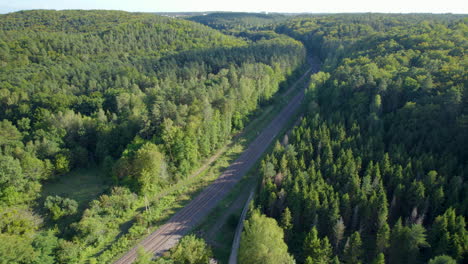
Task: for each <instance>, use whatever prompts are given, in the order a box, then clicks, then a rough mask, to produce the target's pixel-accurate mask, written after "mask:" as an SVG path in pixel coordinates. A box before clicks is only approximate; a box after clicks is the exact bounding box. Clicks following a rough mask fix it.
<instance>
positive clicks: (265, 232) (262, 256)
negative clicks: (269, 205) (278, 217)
mask: <svg viewBox="0 0 468 264" xmlns="http://www.w3.org/2000/svg"><path fill="white" fill-rule="evenodd" d="M283 236H284V235H283V230H282V229H281V228H280V227H279V226H278V224H277V223H276V221H275V220H274V219H272V218H269V217H266V216H265V215H262V214H260V213H259V212H257V211H254V212H253V213H252V216H251V217H250V218H249V219H248V220H246V221H245V224H244V231H243V232H242V237H241V243H240V248H239V263H245V264H249V263H252V264H253V263H265V264H269V263H271V264H273V263H275V264H286V263H288V264H289V263H294V259H293V257H292V256H291V255H289V253H288V246H287V245H286V244H285V243H284V241H283Z"/></svg>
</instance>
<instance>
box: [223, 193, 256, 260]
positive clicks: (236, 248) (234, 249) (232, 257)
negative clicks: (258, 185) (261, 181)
mask: <svg viewBox="0 0 468 264" xmlns="http://www.w3.org/2000/svg"><path fill="white" fill-rule="evenodd" d="M253 194H254V190H252V191H250V195H249V198H248V199H247V201H246V202H245V205H244V209H243V210H242V214H241V216H240V218H239V223H238V224H237V228H236V233H235V234H234V240H233V242H232V248H231V255H230V256H229V264H237V253H238V252H239V245H240V239H241V234H242V230H243V229H244V220H245V216H246V215H247V210H249V203H250V201H252V198H253Z"/></svg>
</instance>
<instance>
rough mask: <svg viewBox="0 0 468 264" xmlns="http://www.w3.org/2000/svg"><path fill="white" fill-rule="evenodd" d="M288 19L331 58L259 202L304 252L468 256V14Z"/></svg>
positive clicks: (342, 256) (307, 257)
mask: <svg viewBox="0 0 468 264" xmlns="http://www.w3.org/2000/svg"><path fill="white" fill-rule="evenodd" d="M278 31H281V32H287V33H288V34H290V35H292V36H295V37H296V38H298V39H301V40H302V41H304V42H305V44H306V46H307V47H308V48H309V49H311V50H312V51H315V52H318V53H319V54H320V55H321V58H322V59H323V61H324V67H323V69H324V71H323V72H319V73H317V74H314V75H312V77H311V79H312V80H311V85H310V87H309V89H308V91H307V109H308V110H307V112H306V113H305V115H304V117H303V119H302V121H301V123H300V124H299V125H298V126H296V127H295V128H294V129H293V130H292V132H291V133H290V134H289V135H288V136H285V138H284V139H283V141H282V142H281V143H279V142H278V143H277V144H276V146H275V147H274V150H273V151H272V153H270V154H269V155H268V156H267V157H266V158H265V159H264V160H263V161H262V164H261V169H260V172H261V174H262V175H263V180H262V183H261V186H260V193H259V195H258V197H257V200H256V205H257V207H258V208H259V209H260V210H261V212H263V213H264V214H266V215H267V216H269V217H273V218H275V219H276V220H277V222H278V223H279V225H280V226H281V227H282V230H281V231H280V233H282V232H284V237H285V241H286V242H287V244H288V246H289V251H290V252H291V253H292V254H293V255H294V257H295V259H296V261H297V262H299V263H308V264H310V263H391V264H393V263H427V262H428V261H429V263H464V262H466V259H467V257H468V256H467V253H468V246H467V245H468V233H467V231H466V223H465V218H466V216H467V213H468V207H467V206H468V200H467V196H466V193H467V192H468V188H467V187H468V186H467V183H466V178H467V171H468V167H467V163H466V161H467V159H468V153H467V150H468V145H467V142H468V137H467V136H468V134H467V131H468V115H467V114H468V112H467V111H468V108H467V106H468V93H467V90H466V84H467V76H466V67H467V65H466V49H467V39H466V34H467V33H468V27H467V24H466V20H464V19H459V17H457V16H448V15H447V16H446V15H443V16H428V15H427V16H426V15H422V16H414V15H411V16H404V15H401V16H394V15H372V14H370V15H367V14H365V15H344V16H330V17H316V18H302V19H296V20H292V21H290V22H289V23H287V24H285V25H284V26H283V27H280V28H278ZM319 51H320V52H319ZM255 214H256V213H254V215H255ZM247 231H248V230H246V231H245V234H244V236H245V237H246V238H248V237H249V234H248V232H247ZM262 235H265V233H263V234H260V235H258V236H262ZM243 239H244V238H243ZM249 241H252V238H250V240H243V241H242V243H244V247H245V248H250V247H253V246H254V245H250V244H249ZM276 241H277V242H275V243H277V244H281V242H282V241H278V239H277V240H276ZM261 243H263V242H261ZM264 245H265V248H267V249H271V250H273V248H272V247H270V246H269V245H268V244H267V243H265V244H264ZM242 248H243V246H242V244H241V249H242ZM241 254H242V253H241ZM286 254H288V253H287V252H284V253H283V255H284V256H285V255H286ZM245 259H246V261H244V262H243V263H259V262H258V259H257V260H256V259H255V258H249V257H248V256H247V257H246V258H245ZM268 263H276V262H274V261H273V262H271V261H270V262H268ZM284 263H290V262H289V261H285V262H284Z"/></svg>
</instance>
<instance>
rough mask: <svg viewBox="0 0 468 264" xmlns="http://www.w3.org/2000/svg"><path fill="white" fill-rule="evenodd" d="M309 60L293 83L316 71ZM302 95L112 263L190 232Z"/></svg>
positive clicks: (161, 248)
mask: <svg viewBox="0 0 468 264" xmlns="http://www.w3.org/2000/svg"><path fill="white" fill-rule="evenodd" d="M309 63H310V65H311V67H310V69H309V70H307V71H306V73H304V75H302V76H301V78H300V79H299V80H298V81H297V82H296V84H297V83H299V82H300V81H302V80H303V79H304V78H306V77H307V78H308V76H310V74H311V72H315V71H317V70H318V64H314V63H312V60H311V59H309ZM294 86H295V85H293V86H292V87H291V88H290V89H289V90H288V91H287V93H289V92H292V91H293V90H294V89H293V87H294ZM303 98H304V91H303V89H300V91H299V92H297V94H296V95H295V96H294V97H293V98H292V99H291V100H290V101H289V103H288V104H287V105H286V106H285V107H284V108H283V109H282V110H281V112H280V113H279V114H278V115H277V116H276V117H275V118H274V119H273V120H272V121H271V122H270V124H269V125H268V126H267V127H265V128H264V129H263V131H262V132H261V133H260V134H259V135H258V137H257V138H256V139H255V140H254V141H252V142H251V143H250V145H249V146H248V148H247V149H246V150H245V151H244V152H243V153H242V154H241V155H240V156H239V157H238V158H237V159H236V160H235V161H234V162H233V163H232V164H231V165H230V166H229V167H228V168H227V169H226V170H225V171H224V172H223V173H222V174H221V176H219V178H217V179H216V180H215V181H214V182H213V183H212V184H211V185H210V186H208V187H206V188H205V189H204V190H203V191H202V192H201V193H200V194H199V195H198V196H197V197H195V198H194V199H193V200H192V201H191V202H190V203H189V204H187V205H186V206H185V207H184V208H182V209H181V210H179V211H178V212H177V213H176V214H174V216H172V217H171V218H170V219H169V221H168V222H167V223H166V224H164V225H162V226H161V227H160V228H159V229H158V230H156V231H154V232H153V233H151V234H150V235H149V236H148V237H146V238H145V239H144V240H142V241H141V242H140V243H139V244H138V245H137V246H135V247H134V248H132V249H131V250H130V251H128V252H127V253H126V254H125V255H124V256H122V257H121V258H120V259H119V260H117V261H116V262H114V263H115V264H128V263H132V262H133V261H134V260H135V259H136V257H137V248H138V247H143V248H144V249H145V250H146V251H147V252H151V253H153V254H155V255H156V256H161V255H162V253H164V252H165V251H167V250H169V249H170V248H172V247H173V246H174V245H176V244H177V242H178V241H179V239H180V238H181V237H182V236H184V235H185V234H187V233H188V232H190V230H192V229H193V228H194V227H196V226H197V225H198V224H200V223H201V221H203V219H204V218H205V217H206V216H208V214H209V213H210V211H211V210H212V209H213V208H214V207H216V205H217V204H218V203H219V202H220V201H221V200H223V198H224V197H225V196H226V195H227V194H228V193H229V192H230V191H231V189H232V188H233V187H234V185H236V183H237V182H239V181H240V180H241V179H242V177H243V176H244V175H245V174H246V173H247V172H248V170H249V169H250V168H251V167H252V166H253V165H254V164H255V163H256V161H257V160H258V159H259V158H260V157H261V156H262V154H263V152H265V151H266V150H267V148H268V146H269V145H270V143H271V142H272V141H273V139H274V138H275V137H276V135H278V133H279V132H280V131H281V130H282V129H283V127H285V126H286V125H287V123H288V122H289V120H290V119H291V118H292V117H293V115H294V113H295V112H296V111H297V110H298V108H299V106H300V104H301V101H302V99H303Z"/></svg>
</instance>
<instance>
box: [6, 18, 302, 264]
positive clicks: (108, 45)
mask: <svg viewBox="0 0 468 264" xmlns="http://www.w3.org/2000/svg"><path fill="white" fill-rule="evenodd" d="M304 59H305V49H304V47H303V45H302V44H301V43H300V42H298V41H296V40H293V39H292V38H289V37H286V36H278V37H277V38H274V39H269V40H263V41H258V42H252V41H245V40H242V39H238V38H235V37H231V36H226V35H223V34H221V33H220V32H218V31H216V30H213V29H211V28H209V27H206V26H203V25H201V24H198V23H194V22H190V21H185V20H181V19H172V18H167V17H160V16H157V15H153V14H137V13H127V12H119V11H81V10H80V11H24V12H17V13H12V14H6V15H1V16H0V64H1V65H2V67H1V69H0V109H1V111H0V120H3V121H1V123H0V149H1V151H0V190H1V191H0V204H1V208H2V209H1V211H0V215H1V220H0V244H1V246H0V252H1V253H0V255H1V256H2V260H1V261H0V262H1V263H55V262H59V263H83V262H88V261H91V262H93V261H98V262H99V263H103V262H109V261H110V260H111V259H112V258H113V257H115V255H116V254H118V253H121V252H123V251H125V250H126V249H128V247H129V246H132V243H134V242H131V241H135V239H138V238H139V237H141V236H143V233H144V232H146V231H145V230H146V228H147V227H149V226H152V225H154V223H155V221H156V220H157V219H159V218H158V217H160V216H159V215H160V212H158V210H165V209H164V208H165V207H164V206H166V205H164V204H162V205H154V208H156V209H155V210H154V211H153V212H152V215H145V216H143V218H139V219H138V221H136V222H133V223H132V221H135V220H132V219H134V217H135V215H137V214H140V213H141V212H140V211H137V208H138V207H139V206H141V205H142V203H143V197H146V196H151V195H153V196H154V194H157V193H160V192H163V190H165V188H166V187H167V186H169V185H170V184H174V183H177V182H178V181H181V180H184V179H185V178H186V177H187V175H189V174H190V173H191V172H192V171H193V170H194V169H196V168H198V166H199V165H200V162H201V161H202V160H203V159H205V158H206V157H208V156H209V155H211V154H212V153H213V152H214V151H215V150H217V149H218V148H220V147H221V146H222V145H223V144H224V143H225V142H226V140H228V139H229V138H230V137H231V136H232V135H233V134H234V133H235V132H236V131H239V130H240V129H242V128H243V126H244V123H245V122H246V121H247V120H248V118H249V115H251V114H252V113H253V112H254V111H255V110H257V108H258V106H259V105H260V104H265V103H267V102H268V101H269V100H270V99H271V98H272V96H273V95H274V94H275V93H276V92H277V91H278V90H279V89H280V83H282V82H283V81H284V80H286V77H287V76H289V75H291V74H292V73H293V71H294V70H295V69H296V68H298V67H300V66H301V64H302V63H303V61H304ZM93 164H95V165H93ZM89 166H100V167H103V168H104V171H106V172H107V173H108V176H107V177H108V179H109V180H110V182H111V183H110V185H111V186H112V187H111V188H109V189H108V190H107V191H106V190H103V191H104V192H105V194H104V195H102V196H100V197H96V198H97V199H96V200H94V201H92V202H91V203H89V204H84V205H78V204H77V202H76V201H74V200H73V199H69V198H68V197H67V196H66V194H65V195H64V196H61V197H60V196H49V197H41V189H42V187H43V186H47V185H50V184H52V183H53V181H54V180H55V181H57V180H60V179H61V178H62V177H64V175H67V173H68V172H69V171H70V170H74V169H76V168H84V167H89ZM44 199H45V200H44ZM78 202H80V201H78ZM77 207H80V208H84V209H86V210H84V211H83V210H77ZM157 208H160V209H157ZM33 209H34V211H33ZM43 220H45V224H42V223H41V222H43ZM128 221H130V223H131V224H130V226H129V227H128V226H126V227H125V228H124V231H122V230H121V228H123V227H122V226H123V224H124V223H126V222H128ZM54 225H56V226H57V227H56V228H54ZM121 232H124V233H123V234H122V233H121ZM13 248H14V250H12V249H13Z"/></svg>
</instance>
